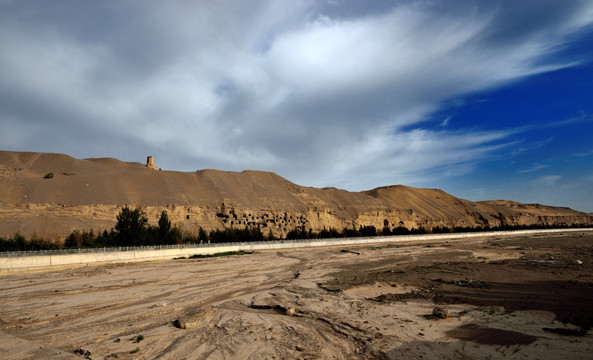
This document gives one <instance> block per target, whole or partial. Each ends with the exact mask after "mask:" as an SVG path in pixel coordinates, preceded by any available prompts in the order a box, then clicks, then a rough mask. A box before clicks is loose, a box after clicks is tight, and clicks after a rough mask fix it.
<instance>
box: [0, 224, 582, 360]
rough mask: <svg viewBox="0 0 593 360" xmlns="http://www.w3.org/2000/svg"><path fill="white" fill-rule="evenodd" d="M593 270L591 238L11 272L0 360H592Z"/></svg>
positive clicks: (539, 237) (544, 237)
mask: <svg viewBox="0 0 593 360" xmlns="http://www.w3.org/2000/svg"><path fill="white" fill-rule="evenodd" d="M592 264H593V231H590V230H583V231H577V232H570V233H569V232H567V233H553V234H544V233H540V234H534V235H530V236H525V235H512V236H501V237H476V238H469V239H461V238H460V239H450V240H446V241H435V242H432V241H428V242H427V241H423V242H406V243H393V244H380V245H379V244H378V245H376V246H375V245H364V246H348V247H327V248H315V249H298V250H280V251H278V250H275V251H261V252H255V253H252V254H245V255H233V256H226V257H213V258H203V259H175V260H174V259H167V260H162V261H150V262H141V263H129V264H122V263H119V264H98V265H91V266H87V267H77V268H69V269H62V270H59V271H44V272H36V273H17V274H11V275H7V276H4V277H2V278H1V279H0V302H1V303H2V306H1V307H0V338H1V341H0V354H1V356H0V357H1V358H2V359H83V358H87V359H299V358H300V359H524V358H533V359H560V358H562V359H565V358H570V359H590V358H591V354H592V353H593V338H592V335H591V333H590V331H589V329H590V327H591V325H593V301H591V299H592V298H593V266H592ZM435 308H436V309H435Z"/></svg>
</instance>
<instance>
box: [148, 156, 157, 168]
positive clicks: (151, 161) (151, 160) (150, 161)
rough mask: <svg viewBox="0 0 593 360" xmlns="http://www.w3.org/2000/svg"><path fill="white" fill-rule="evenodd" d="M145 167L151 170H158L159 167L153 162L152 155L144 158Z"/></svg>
mask: <svg viewBox="0 0 593 360" xmlns="http://www.w3.org/2000/svg"><path fill="white" fill-rule="evenodd" d="M146 167H147V168H149V169H153V170H158V169H159V168H158V167H157V166H156V165H155V164H154V159H153V158H152V156H149V157H147V158H146Z"/></svg>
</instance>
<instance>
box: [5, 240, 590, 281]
mask: <svg viewBox="0 0 593 360" xmlns="http://www.w3.org/2000/svg"><path fill="white" fill-rule="evenodd" d="M587 231H593V229H552V230H517V231H492V232H476V233H458V234H427V235H398V236H381V237H370V238H340V239H321V240H297V241H282V240H280V241H276V242H270V243H268V242H266V243H246V244H221V245H220V246H204V247H191V248H172V249H162V250H134V251H105V252H92V253H81V254H56V255H39V256H16V257H0V275H7V274H10V273H15V272H23V271H35V270H46V269H49V270H52V269H58V268H62V267H71V266H88V265H89V264H94V263H119V262H121V263H125V262H136V261H148V260H157V259H166V258H170V259H172V258H175V257H183V256H191V255H195V254H198V255H208V254H215V253H222V252H230V251H240V250H243V251H257V250H279V249H297V248H309V247H322V246H345V245H364V244H380V243H398V242H407V241H414V242H416V241H442V240H454V239H464V238H476V237H496V236H498V237H508V236H517V235H534V234H540V233H542V234H543V233H569V232H587Z"/></svg>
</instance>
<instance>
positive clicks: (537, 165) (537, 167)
mask: <svg viewBox="0 0 593 360" xmlns="http://www.w3.org/2000/svg"><path fill="white" fill-rule="evenodd" d="M547 167H548V165H544V164H535V165H534V166H532V167H530V168H528V169H523V170H519V171H517V172H518V173H520V174H526V173H532V172H536V171H538V170H542V169H545V168H547Z"/></svg>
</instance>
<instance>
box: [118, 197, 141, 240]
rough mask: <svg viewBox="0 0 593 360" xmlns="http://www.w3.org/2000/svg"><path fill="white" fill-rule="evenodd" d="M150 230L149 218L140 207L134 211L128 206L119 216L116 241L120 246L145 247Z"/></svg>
mask: <svg viewBox="0 0 593 360" xmlns="http://www.w3.org/2000/svg"><path fill="white" fill-rule="evenodd" d="M147 229H148V217H146V213H145V212H144V211H142V209H140V207H137V208H135V209H134V210H132V209H130V208H129V207H127V206H124V207H123V208H122V209H121V212H120V213H119V215H117V224H116V225H115V231H116V232H117V235H116V240H117V244H118V245H120V246H138V245H144V243H145V241H146V233H147Z"/></svg>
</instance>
